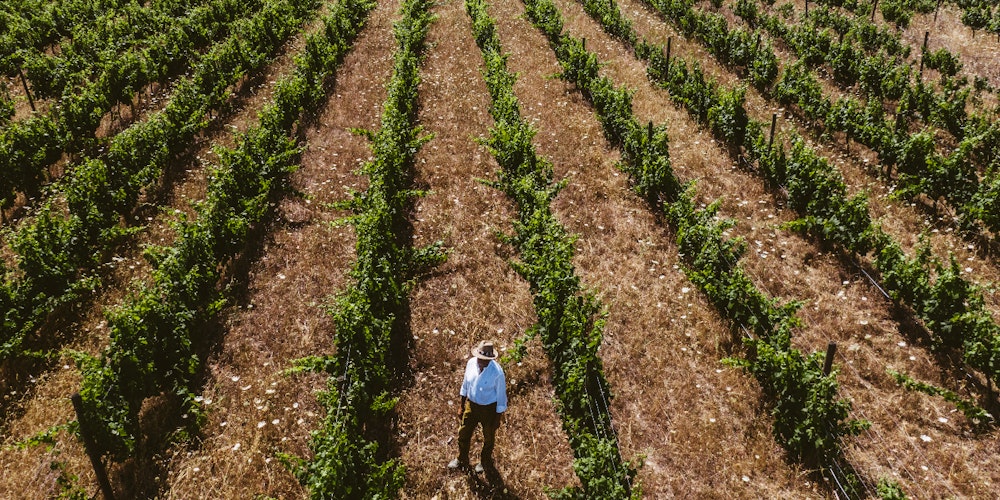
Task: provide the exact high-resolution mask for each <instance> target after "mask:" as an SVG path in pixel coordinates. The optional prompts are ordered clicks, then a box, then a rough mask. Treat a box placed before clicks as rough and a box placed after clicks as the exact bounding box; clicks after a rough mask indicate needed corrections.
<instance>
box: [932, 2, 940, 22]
mask: <svg viewBox="0 0 1000 500" xmlns="http://www.w3.org/2000/svg"><path fill="white" fill-rule="evenodd" d="M939 10H941V0H938V2H937V7H935V8H934V22H935V23H936V22H937V14H938V11H939Z"/></svg>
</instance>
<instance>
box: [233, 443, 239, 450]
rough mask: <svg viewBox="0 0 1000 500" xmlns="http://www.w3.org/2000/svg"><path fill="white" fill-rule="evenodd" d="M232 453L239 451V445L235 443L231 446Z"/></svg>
mask: <svg viewBox="0 0 1000 500" xmlns="http://www.w3.org/2000/svg"><path fill="white" fill-rule="evenodd" d="M233 451H240V443H236V444H234V445H233Z"/></svg>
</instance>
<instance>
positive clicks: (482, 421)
mask: <svg viewBox="0 0 1000 500" xmlns="http://www.w3.org/2000/svg"><path fill="white" fill-rule="evenodd" d="M496 359H497V353H496V351H495V350H494V348H493V342H491V341H489V340H484V341H481V342H480V343H479V345H477V346H476V347H475V348H473V349H472V357H471V358H469V361H468V362H467V363H466V364H465V377H464V379H463V380H462V388H461V390H459V396H461V397H462V405H461V406H460V407H459V420H460V422H461V424H460V426H459V428H458V458H456V459H454V460H452V461H451V463H449V464H448V468H449V469H463V470H468V468H469V443H470V442H471V441H472V433H473V432H475V431H476V426H477V425H482V426H483V451H482V453H480V455H479V464H477V465H476V472H483V471H485V470H487V469H490V470H496V469H495V467H494V463H493V445H494V443H495V440H496V432H497V428H498V427H500V420H501V419H502V418H503V413H504V412H505V411H506V410H507V382H506V380H505V379H504V373H503V368H500V363H497V361H496Z"/></svg>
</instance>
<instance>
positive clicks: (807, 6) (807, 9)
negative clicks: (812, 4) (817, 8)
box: [804, 0, 809, 17]
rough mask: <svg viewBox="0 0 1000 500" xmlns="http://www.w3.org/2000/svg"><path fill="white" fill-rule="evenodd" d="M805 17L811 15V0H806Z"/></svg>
mask: <svg viewBox="0 0 1000 500" xmlns="http://www.w3.org/2000/svg"><path fill="white" fill-rule="evenodd" d="M804 17H809V0H806V15H805V16H804Z"/></svg>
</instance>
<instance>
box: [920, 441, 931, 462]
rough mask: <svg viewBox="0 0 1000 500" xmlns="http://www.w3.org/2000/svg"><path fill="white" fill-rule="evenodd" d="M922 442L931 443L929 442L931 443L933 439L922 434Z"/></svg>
mask: <svg viewBox="0 0 1000 500" xmlns="http://www.w3.org/2000/svg"><path fill="white" fill-rule="evenodd" d="M920 440H921V441H923V442H925V443H929V442H931V437H930V436H928V435H927V434H921V435H920ZM924 470H927V469H924Z"/></svg>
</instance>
